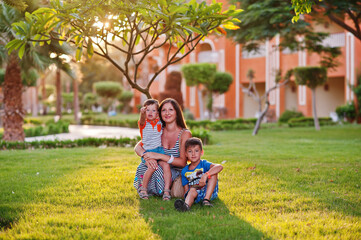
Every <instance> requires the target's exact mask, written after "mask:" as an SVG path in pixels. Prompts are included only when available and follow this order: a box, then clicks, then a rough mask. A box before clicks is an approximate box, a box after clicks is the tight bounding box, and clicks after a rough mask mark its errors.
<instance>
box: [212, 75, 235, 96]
mask: <svg viewBox="0 0 361 240" xmlns="http://www.w3.org/2000/svg"><path fill="white" fill-rule="evenodd" d="M232 82H233V76H232V75H231V74H230V73H227V72H216V74H215V77H214V82H213V83H212V84H211V85H210V88H209V89H210V90H211V91H213V92H218V93H219V94H223V93H225V92H227V91H228V89H229V86H230V85H231V84H232Z"/></svg>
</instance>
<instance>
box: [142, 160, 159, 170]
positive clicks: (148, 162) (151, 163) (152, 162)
mask: <svg viewBox="0 0 361 240" xmlns="http://www.w3.org/2000/svg"><path fill="white" fill-rule="evenodd" d="M145 165H147V167H148V168H153V169H156V170H157V169H158V162H157V160H154V159H149V160H146V161H145Z"/></svg>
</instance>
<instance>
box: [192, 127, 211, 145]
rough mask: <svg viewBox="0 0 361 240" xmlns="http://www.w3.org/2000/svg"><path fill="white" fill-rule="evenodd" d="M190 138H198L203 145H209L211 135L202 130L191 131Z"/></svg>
mask: <svg viewBox="0 0 361 240" xmlns="http://www.w3.org/2000/svg"><path fill="white" fill-rule="evenodd" d="M191 132H192V137H197V138H200V139H201V140H202V142H203V144H204V145H206V144H209V143H210V140H211V134H210V133H209V131H208V130H206V129H204V128H195V129H192V131H191Z"/></svg>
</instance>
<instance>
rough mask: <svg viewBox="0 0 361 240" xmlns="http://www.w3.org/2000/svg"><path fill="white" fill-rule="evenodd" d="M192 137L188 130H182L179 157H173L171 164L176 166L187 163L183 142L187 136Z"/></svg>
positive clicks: (182, 165) (183, 165) (184, 142)
mask: <svg viewBox="0 0 361 240" xmlns="http://www.w3.org/2000/svg"><path fill="white" fill-rule="evenodd" d="M191 137H192V133H191V132H190V131H189V130H185V131H183V133H182V135H181V137H180V142H179V153H180V154H179V157H177V158H174V161H173V163H172V165H173V166H176V167H182V168H183V167H185V166H186V165H187V158H186V149H185V144H186V141H187V139H188V138H191Z"/></svg>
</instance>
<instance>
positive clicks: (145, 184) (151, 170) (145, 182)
mask: <svg viewBox="0 0 361 240" xmlns="http://www.w3.org/2000/svg"><path fill="white" fill-rule="evenodd" d="M145 165H147V167H148V169H147V171H145V173H144V176H143V188H144V189H145V190H142V191H141V192H144V191H146V192H145V193H148V191H147V189H148V183H149V180H150V178H151V177H152V175H153V173H154V172H155V169H154V168H151V167H149V166H148V163H147V162H146V163H145Z"/></svg>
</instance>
